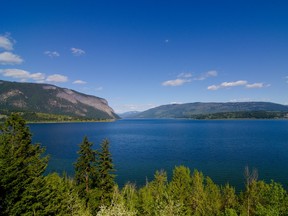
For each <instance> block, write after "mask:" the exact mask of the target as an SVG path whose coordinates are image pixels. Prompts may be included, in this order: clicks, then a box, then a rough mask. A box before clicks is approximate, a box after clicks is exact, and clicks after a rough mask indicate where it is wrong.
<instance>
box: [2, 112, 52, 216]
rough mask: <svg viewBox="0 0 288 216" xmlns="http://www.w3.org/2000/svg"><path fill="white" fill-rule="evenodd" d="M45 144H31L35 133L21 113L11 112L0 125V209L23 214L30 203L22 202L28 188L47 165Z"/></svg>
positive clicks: (3, 212) (12, 213) (4, 213)
mask: <svg viewBox="0 0 288 216" xmlns="http://www.w3.org/2000/svg"><path fill="white" fill-rule="evenodd" d="M44 151H45V150H44V148H42V147H41V146H40V144H34V145H33V144H32V135H31V133H30V130H29V128H28V127H27V126H26V122H25V121H24V120H23V118H22V117H21V116H20V115H19V114H12V115H11V116H10V117H9V118H8V119H7V120H6V121H5V122H4V124H3V125H1V128H0V176H1V178H0V197H1V198H0V202H1V203H0V211H1V214H2V215H22V214H24V213H25V212H26V210H27V208H28V206H25V205H24V206H23V205H19V203H21V202H22V201H23V199H27V197H25V195H24V194H25V192H26V190H32V189H33V188H31V187H33V185H35V182H37V181H39V178H41V176H42V173H43V172H44V171H45V168H46V166H47V162H48V157H43V156H42V154H43V153H44Z"/></svg>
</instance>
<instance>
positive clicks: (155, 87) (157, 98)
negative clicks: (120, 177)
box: [0, 0, 288, 113]
mask: <svg viewBox="0 0 288 216" xmlns="http://www.w3.org/2000/svg"><path fill="white" fill-rule="evenodd" d="M0 5H1V9H0V10H1V13H0V79H3V80H8V81H21V82H39V83H50V84H54V85H58V86H60V87H65V88H71V89H74V90H76V91H80V92H83V93H86V94H90V95H95V96H99V97H103V98H105V99H107V100H108V102H109V105H110V106H111V107H112V108H113V109H114V110H115V111H116V112H118V113H121V112H125V111H132V110H139V111H142V110H146V109H148V108H151V107H155V106H158V105H162V104H170V103H188V102H230V101H271V102H276V103H281V104H288V96H287V92H288V91H287V90H288V13H287V11H288V1H285V0H281V1H279V0H273V1H272V0H271V1H267V0H261V1H260V0H233V1H231V0H202V1H200V0H197V1H196V0H195V1H194V0H190V1H183V0H177V1H176V0H175V1H172V0H167V1H156V0H154V1H152V0H143V1H141V0H139V1H136V0H133V1H132V0H114V1H113V0H94V1H86V0H82V1H78V0H67V1H61V0H57V1H56V0H49V1H48V0H43V1H31V0H27V1H22V0H19V1H15V0H9V1H8V0H2V1H1V2H0Z"/></svg>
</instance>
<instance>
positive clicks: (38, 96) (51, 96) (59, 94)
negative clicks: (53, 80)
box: [0, 80, 119, 120]
mask: <svg viewBox="0 0 288 216" xmlns="http://www.w3.org/2000/svg"><path fill="white" fill-rule="evenodd" d="M0 111H1V114H3V113H4V114H5V113H7V114H9V113H10V112H22V113H24V114H27V113H29V114H30V117H31V114H33V115H34V117H33V115H32V117H33V118H36V119H37V116H38V117H39V118H42V117H43V116H47V115H48V116H49V115H50V117H53V116H54V117H55V115H56V116H64V117H66V118H67V117H68V119H69V118H70V119H72V120H74V119H79V120H107V119H111V120H113V119H117V118H119V117H118V115H117V114H115V112H114V111H113V109H112V108H111V107H109V105H108V103H107V101H106V100H105V99H103V98H99V97H95V96H91V95H86V94H82V93H80V92H77V91H74V90H71V89H66V88H60V87H57V86H55V85H49V84H36V83H19V82H8V81H3V80H0ZM35 115H37V116H35ZM40 116H41V117H40Z"/></svg>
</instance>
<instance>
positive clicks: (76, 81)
mask: <svg viewBox="0 0 288 216" xmlns="http://www.w3.org/2000/svg"><path fill="white" fill-rule="evenodd" d="M86 83H87V82H85V81H83V80H75V81H74V82H73V84H86Z"/></svg>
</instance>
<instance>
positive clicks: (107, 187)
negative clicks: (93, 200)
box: [97, 139, 115, 206]
mask: <svg viewBox="0 0 288 216" xmlns="http://www.w3.org/2000/svg"><path fill="white" fill-rule="evenodd" d="M100 147H101V149H100V151H99V152H98V171H99V182H98V184H97V186H98V189H99V191H100V202H101V205H106V206H108V205H110V203H111V200H112V196H113V188H114V186H115V181H114V179H115V175H114V174H113V172H114V171H115V170H114V165H113V161H112V155H111V153H110V150H109V141H108V140H107V139H105V140H103V142H102V143H101V146H100Z"/></svg>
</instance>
